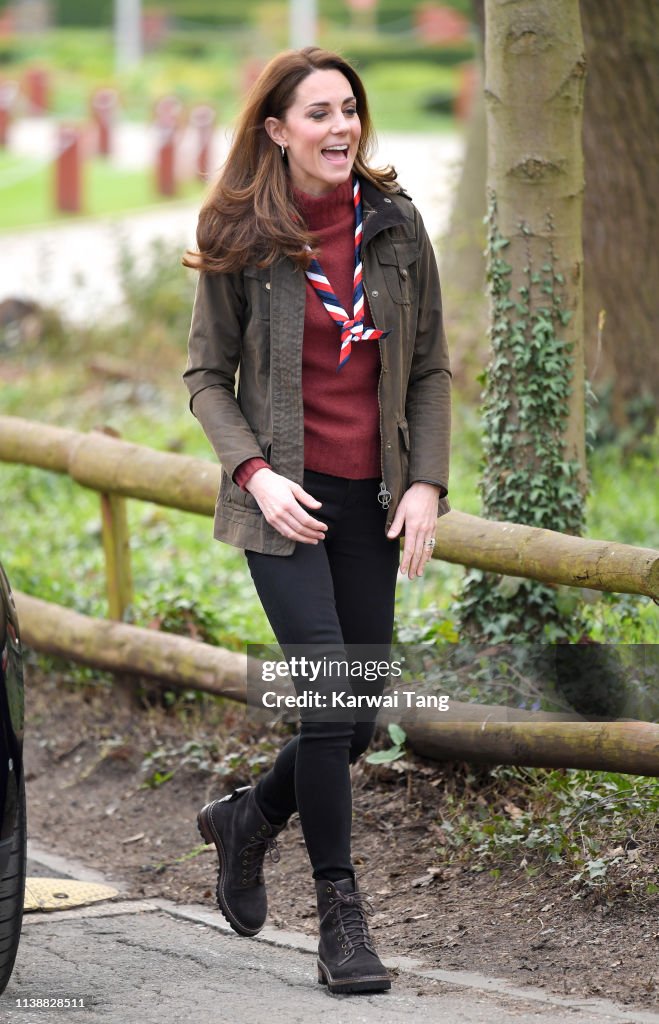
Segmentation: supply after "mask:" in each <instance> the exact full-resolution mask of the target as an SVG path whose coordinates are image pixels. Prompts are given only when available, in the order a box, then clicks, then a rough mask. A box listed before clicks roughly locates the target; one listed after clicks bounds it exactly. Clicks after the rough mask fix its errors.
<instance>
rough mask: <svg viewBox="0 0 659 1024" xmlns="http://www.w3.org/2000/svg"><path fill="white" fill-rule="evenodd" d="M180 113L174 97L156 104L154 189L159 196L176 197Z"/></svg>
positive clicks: (168, 97)
mask: <svg viewBox="0 0 659 1024" xmlns="http://www.w3.org/2000/svg"><path fill="white" fill-rule="evenodd" d="M181 111H182V107H181V103H180V100H178V99H177V97H176V96H165V97H164V98H163V99H161V100H159V101H158V103H157V104H156V132H157V154H156V187H157V189H158V194H159V195H161V196H174V195H176V141H177V135H178V129H179V127H180V122H181Z"/></svg>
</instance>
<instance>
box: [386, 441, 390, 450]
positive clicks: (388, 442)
mask: <svg viewBox="0 0 659 1024" xmlns="http://www.w3.org/2000/svg"><path fill="white" fill-rule="evenodd" d="M386 448H387V451H391V441H387V444H386Z"/></svg>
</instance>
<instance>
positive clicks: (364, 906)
mask: <svg viewBox="0 0 659 1024" xmlns="http://www.w3.org/2000/svg"><path fill="white" fill-rule="evenodd" d="M335 899H336V904H335V905H336V910H337V914H338V917H339V921H340V922H341V925H342V928H343V933H344V935H345V937H346V940H347V942H348V943H349V944H350V945H351V946H352V947H356V946H366V948H367V949H369V950H370V951H371V952H372V953H375V950H374V949H373V945H372V942H373V940H372V939H371V936H370V934H369V931H368V920H367V917H366V915H367V914H373V913H374V912H375V911H374V909H373V905H372V903H371V902H370V899H371V897H370V894H369V893H367V892H354V893H353V892H351V893H344V892H341V891H340V890H339V889H336V890H335Z"/></svg>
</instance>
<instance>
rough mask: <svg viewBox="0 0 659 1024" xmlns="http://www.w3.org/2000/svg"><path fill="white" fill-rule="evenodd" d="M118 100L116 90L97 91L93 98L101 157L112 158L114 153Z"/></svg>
mask: <svg viewBox="0 0 659 1024" xmlns="http://www.w3.org/2000/svg"><path fill="white" fill-rule="evenodd" d="M118 99H119V97H118V94H117V91H116V89H97V90H96V92H95V93H94V94H93V96H92V101H91V110H92V118H93V119H94V124H95V126H96V152H97V153H98V154H99V156H110V154H111V153H112V145H113V141H114V139H113V135H114V122H115V116H116V112H117V101H118Z"/></svg>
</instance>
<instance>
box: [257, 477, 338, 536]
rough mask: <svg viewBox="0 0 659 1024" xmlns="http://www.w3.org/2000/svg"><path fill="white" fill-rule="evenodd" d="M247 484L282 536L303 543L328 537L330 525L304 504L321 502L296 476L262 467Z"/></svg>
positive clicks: (317, 505) (315, 506)
mask: <svg viewBox="0 0 659 1024" xmlns="http://www.w3.org/2000/svg"><path fill="white" fill-rule="evenodd" d="M245 488H246V490H248V491H249V493H250V494H252V495H253V496H254V497H255V498H256V501H257V503H258V505H259V508H260V509H261V511H262V512H263V515H264V516H265V518H266V519H267V521H268V522H269V523H270V525H271V526H274V528H275V530H278V532H279V533H281V534H282V536H284V537H288V538H289V539H290V540H296V541H300V543H301V544H317V543H318V541H319V540H324V539H325V533H326V531H327V525H326V524H325V523H321V521H320V520H319V519H314V518H313V516H310V515H309V513H308V512H305V511H304V509H303V508H302V505H307V506H308V507H309V508H320V507H321V505H322V502H320V501H317V499H316V498H314V497H313V495H311V494H309V493H308V491H305V490H304V488H303V487H300V485H299V484H296V483H295V482H294V481H293V480H289V479H288V477H286V476H280V474H279V473H275V471H274V470H272V469H266V468H265V467H262V468H261V469H257V471H256V473H254V475H253V476H252V477H250V479H249V480H248V481H247V483H246V484H245ZM300 503H301V504H300Z"/></svg>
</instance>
